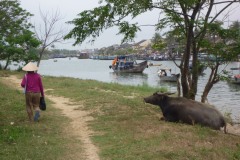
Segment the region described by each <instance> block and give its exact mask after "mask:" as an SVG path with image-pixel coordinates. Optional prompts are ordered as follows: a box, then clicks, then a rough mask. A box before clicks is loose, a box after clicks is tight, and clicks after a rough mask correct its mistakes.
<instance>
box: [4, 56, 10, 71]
mask: <svg viewBox="0 0 240 160" xmlns="http://www.w3.org/2000/svg"><path fill="white" fill-rule="evenodd" d="M9 63H10V58H9V57H8V58H7V60H6V64H5V67H4V68H3V69H4V70H6V69H7V67H8V65H9Z"/></svg>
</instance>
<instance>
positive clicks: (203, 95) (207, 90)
mask: <svg viewBox="0 0 240 160" xmlns="http://www.w3.org/2000/svg"><path fill="white" fill-rule="evenodd" d="M212 87H213V84H212V83H211V82H208V83H207V84H206V86H205V88H204V91H203V94H202V97H201V102H202V103H205V102H206V100H207V96H208V93H209V91H210V90H211V89H212Z"/></svg>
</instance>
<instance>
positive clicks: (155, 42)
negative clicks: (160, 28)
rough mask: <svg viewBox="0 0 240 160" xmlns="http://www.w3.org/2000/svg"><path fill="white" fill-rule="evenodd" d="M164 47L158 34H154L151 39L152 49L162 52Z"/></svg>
mask: <svg viewBox="0 0 240 160" xmlns="http://www.w3.org/2000/svg"><path fill="white" fill-rule="evenodd" d="M165 47H166V42H165V41H164V39H163V38H162V37H161V35H160V34H159V33H155V34H154V36H153V38H152V48H153V49H154V50H157V51H162V50H163V49H164V48H165Z"/></svg>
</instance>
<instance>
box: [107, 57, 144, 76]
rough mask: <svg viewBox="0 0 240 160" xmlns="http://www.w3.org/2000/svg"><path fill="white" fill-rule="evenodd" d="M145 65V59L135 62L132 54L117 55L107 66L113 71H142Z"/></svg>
mask: <svg viewBox="0 0 240 160" xmlns="http://www.w3.org/2000/svg"><path fill="white" fill-rule="evenodd" d="M147 67H148V63H147V61H143V62H141V63H137V62H136V60H134V57H132V56H117V57H115V59H114V60H113V61H112V65H110V66H109V68H110V69H113V71H114V72H120V73H142V72H143V71H144V69H145V68H147Z"/></svg>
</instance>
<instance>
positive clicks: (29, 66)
mask: <svg viewBox="0 0 240 160" xmlns="http://www.w3.org/2000/svg"><path fill="white" fill-rule="evenodd" d="M22 70H24V71H36V70H38V67H37V66H36V65H35V64H34V63H32V62H29V63H28V64H27V65H26V66H24V67H23V68H22Z"/></svg>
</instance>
